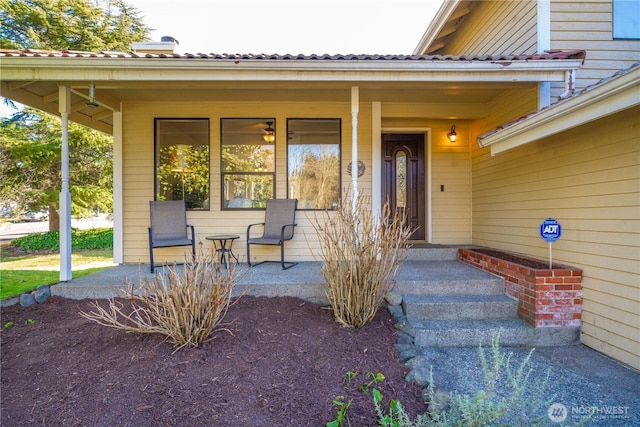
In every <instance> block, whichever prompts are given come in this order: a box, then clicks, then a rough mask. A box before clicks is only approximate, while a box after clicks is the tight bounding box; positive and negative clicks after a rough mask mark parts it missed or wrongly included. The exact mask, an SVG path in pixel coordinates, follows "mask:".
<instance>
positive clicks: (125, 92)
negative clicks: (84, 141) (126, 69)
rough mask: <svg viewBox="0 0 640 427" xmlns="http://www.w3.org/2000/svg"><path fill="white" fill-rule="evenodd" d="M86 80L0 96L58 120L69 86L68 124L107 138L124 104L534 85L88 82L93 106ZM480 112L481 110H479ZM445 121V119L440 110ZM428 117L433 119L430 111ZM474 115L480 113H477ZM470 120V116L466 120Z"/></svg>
mask: <svg viewBox="0 0 640 427" xmlns="http://www.w3.org/2000/svg"><path fill="white" fill-rule="evenodd" d="M90 82H91V81H89V80H87V81H82V82H77V81H75V82H71V81H66V82H65V81H61V82H56V81H30V82H16V81H2V88H1V91H0V94H1V95H2V96H4V97H6V98H10V99H12V100H14V101H17V102H20V103H23V104H25V105H28V106H31V107H34V108H37V109H39V110H43V111H46V112H49V113H51V114H55V115H58V114H59V112H58V86H59V85H68V86H70V87H71V90H72V92H71V105H72V108H71V111H72V113H71V115H70V119H71V120H72V121H75V122H78V123H80V124H83V125H86V126H89V127H91V128H94V129H97V130H99V131H102V132H105V133H109V134H111V132H112V130H111V128H112V125H113V121H112V113H113V111H119V110H120V108H121V107H120V105H121V104H122V103H127V102H168V101H175V102H207V101H212V100H215V101H222V102H224V101H240V102H243V101H246V102H250V101H256V100H260V102H264V101H265V100H269V101H272V102H296V101H300V102H302V101H309V100H313V101H314V102H345V103H348V102H350V95H351V92H350V88H351V86H353V85H358V86H359V87H360V100H361V102H375V101H378V102H382V103H401V102H402V103H429V104H439V105H443V104H452V105H457V104H473V105H480V104H482V105H485V104H486V103H487V102H490V101H491V100H492V99H493V98H495V97H496V96H498V95H499V94H500V93H501V92H503V91H505V90H508V89H512V88H518V87H519V88H525V87H533V86H535V83H532V82H526V83H513V82H495V83H490V82H484V83H477V82H456V83H442V82H437V83H436V82H429V83H409V84H408V83H393V82H375V83H371V82H368V83H367V82H365V83H361V82H357V83H354V82H331V83H317V82H316V83H297V84H292V83H291V82H192V81H180V82H176V81H166V82H158V81H156V82H148V83H141V82H122V81H119V82H109V81H94V84H95V88H96V89H95V102H96V103H97V104H98V105H99V106H98V107H91V106H87V102H88V97H89V90H88V88H89V84H90ZM482 110H483V111H486V109H485V108H483V109H482ZM439 111H441V114H442V116H441V117H438V116H435V117H434V118H445V117H448V116H449V114H447V113H446V112H445V109H440V110H439ZM434 114H436V113H435V112H434ZM478 114H480V113H478ZM470 118H471V117H470Z"/></svg>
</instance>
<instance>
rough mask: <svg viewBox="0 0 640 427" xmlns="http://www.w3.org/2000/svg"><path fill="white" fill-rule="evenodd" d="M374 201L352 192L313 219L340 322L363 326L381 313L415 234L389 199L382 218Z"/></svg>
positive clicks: (332, 305)
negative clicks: (408, 243) (372, 207)
mask: <svg viewBox="0 0 640 427" xmlns="http://www.w3.org/2000/svg"><path fill="white" fill-rule="evenodd" d="M369 204H370V203H369V200H368V199H367V198H365V197H363V196H359V197H357V199H356V200H355V203H354V202H353V198H352V196H350V194H349V193H347V194H346V195H345V197H343V199H342V200H341V201H340V202H339V204H338V206H337V208H336V209H335V210H332V211H324V215H323V220H319V219H317V218H316V220H315V221H313V220H312V224H313V226H314V228H315V230H316V232H317V234H318V238H319V240H320V248H321V257H322V260H323V266H322V275H323V278H324V281H325V283H326V285H327V297H328V299H329V302H330V304H331V307H332V309H333V314H334V317H335V318H336V320H337V321H338V323H340V324H342V325H343V326H347V327H355V328H359V327H362V326H365V325H366V324H367V323H369V322H370V321H371V320H372V319H373V318H374V317H375V315H376V313H377V311H378V308H379V307H380V305H381V304H382V301H383V300H384V297H385V295H386V294H387V292H389V290H390V289H391V288H392V287H393V278H394V276H395V273H396V272H397V270H398V267H400V265H401V264H402V261H403V260H404V257H405V255H406V251H407V248H408V247H407V242H408V239H409V236H410V235H411V233H412V230H410V229H409V228H408V227H406V226H405V222H404V217H403V216H401V215H400V214H398V213H397V212H394V213H392V212H391V210H390V208H389V205H388V203H385V205H384V206H383V208H382V212H381V215H380V217H377V216H376V215H375V214H374V213H373V212H372V211H371V208H370V206H369Z"/></svg>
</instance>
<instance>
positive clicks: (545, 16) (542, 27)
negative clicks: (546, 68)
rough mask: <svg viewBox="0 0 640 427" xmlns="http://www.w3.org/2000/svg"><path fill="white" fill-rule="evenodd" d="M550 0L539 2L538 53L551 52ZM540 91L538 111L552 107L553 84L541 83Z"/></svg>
mask: <svg viewBox="0 0 640 427" xmlns="http://www.w3.org/2000/svg"><path fill="white" fill-rule="evenodd" d="M550 3H551V2H550V0H538V2H537V8H536V12H537V22H536V25H537V31H536V34H537V44H538V48H537V49H536V50H537V52H538V53H540V54H543V53H545V52H548V51H549V50H551V4H550ZM538 87H539V89H538V109H541V108H544V107H548V106H549V105H551V82H540V83H539V86H538Z"/></svg>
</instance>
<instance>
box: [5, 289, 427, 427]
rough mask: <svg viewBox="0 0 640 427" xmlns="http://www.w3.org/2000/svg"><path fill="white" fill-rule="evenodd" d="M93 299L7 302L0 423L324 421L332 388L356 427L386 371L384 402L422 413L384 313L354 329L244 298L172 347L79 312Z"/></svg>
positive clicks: (310, 307)
mask: <svg viewBox="0 0 640 427" xmlns="http://www.w3.org/2000/svg"><path fill="white" fill-rule="evenodd" d="M88 303H89V301H75V300H65V299H61V298H57V297H54V298H50V299H49V300H48V301H47V302H46V303H45V304H42V305H36V306H32V307H29V308H23V307H20V306H19V305H16V306H12V307H8V308H3V309H2V313H1V319H2V325H3V327H2V331H1V332H0V334H1V348H0V357H1V369H2V370H1V373H0V374H1V389H0V399H1V403H0V406H1V411H2V412H1V418H0V422H1V424H2V426H4V427H11V426H27V425H28V426H33V425H38V426H324V425H325V424H326V423H327V422H329V421H332V420H333V419H334V418H335V416H336V409H335V406H334V404H333V403H332V401H333V400H334V399H336V398H337V397H338V396H344V399H345V401H349V399H353V402H352V404H351V407H350V408H349V410H348V417H349V422H350V425H351V426H354V427H355V426H374V425H377V424H376V416H375V409H374V406H373V400H372V397H371V393H365V392H362V391H359V390H358V387H359V386H361V385H362V384H363V383H365V382H367V381H368V379H367V378H366V375H367V373H369V372H372V373H378V372H382V373H383V374H384V375H385V377H386V379H385V380H384V381H383V382H382V383H379V384H377V385H376V387H377V388H378V389H379V390H380V391H381V392H382V393H383V395H384V402H385V405H388V401H389V399H390V398H393V399H399V400H400V401H401V402H402V404H403V405H404V406H405V408H406V409H407V411H408V412H409V413H410V414H412V416H413V417H415V415H416V414H418V413H422V412H424V411H425V410H426V408H425V406H424V403H423V402H422V400H421V397H420V388H419V387H417V386H415V385H412V384H409V383H407V382H406V381H405V380H404V378H405V375H406V374H407V372H408V369H407V368H406V367H405V366H404V365H403V364H402V363H401V362H400V361H399V359H398V353H397V351H396V350H395V348H394V344H395V343H396V330H395V329H394V327H393V324H394V322H395V321H394V319H393V318H392V316H391V315H390V314H389V313H388V311H387V310H386V309H381V310H380V311H379V312H378V314H377V316H376V318H375V319H374V321H373V322H372V323H371V324H369V325H368V326H366V327H364V328H362V329H357V330H352V329H348V328H344V327H342V326H340V325H338V323H337V322H335V320H334V319H333V314H332V312H331V311H330V310H329V309H327V308H326V307H320V306H318V305H314V304H311V303H308V302H305V301H303V300H300V299H296V298H264V297H250V296H244V297H242V298H241V299H240V300H239V301H238V303H237V304H235V305H234V306H232V307H231V308H230V309H229V312H228V313H227V317H226V318H225V321H228V322H229V321H233V323H232V325H231V326H230V329H231V331H232V332H233V335H231V334H229V333H227V332H224V331H219V332H217V333H215V335H214V336H215V340H213V341H211V342H209V343H207V344H205V345H203V346H202V347H200V348H186V349H182V350H179V351H177V352H175V353H173V351H174V350H173V348H172V347H171V346H170V344H168V343H167V342H164V341H163V338H162V337H160V336H157V335H137V334H128V333H125V332H123V331H120V330H116V329H112V328H107V327H104V326H100V325H98V324H96V323H93V322H91V321H89V320H87V319H84V318H83V317H81V316H80V315H79V314H78V312H79V311H80V310H85V311H87V310H89V309H90V307H89V304H88ZM9 322H12V323H11V324H10V323H9ZM10 325H12V326H10ZM349 371H351V372H358V373H359V375H358V376H357V377H356V379H355V380H351V381H348V380H347V379H346V373H347V372H349ZM345 425H349V424H345Z"/></svg>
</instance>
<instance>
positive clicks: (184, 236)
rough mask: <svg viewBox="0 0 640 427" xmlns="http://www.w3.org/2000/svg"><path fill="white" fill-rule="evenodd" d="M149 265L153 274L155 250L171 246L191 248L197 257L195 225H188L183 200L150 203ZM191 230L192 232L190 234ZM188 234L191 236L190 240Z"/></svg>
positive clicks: (193, 254)
mask: <svg viewBox="0 0 640 427" xmlns="http://www.w3.org/2000/svg"><path fill="white" fill-rule="evenodd" d="M149 210H150V219H151V226H150V227H149V264H150V265H151V272H152V273H153V267H154V264H153V249H154V248H167V247H171V246H191V254H192V256H193V257H195V256H196V238H195V229H194V228H193V225H188V224H187V208H186V204H185V202H184V201H183V200H172V201H166V202H154V201H150V202H149ZM189 230H190V231H191V232H190V233H189ZM188 234H191V237H190V238H189V236H188Z"/></svg>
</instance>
